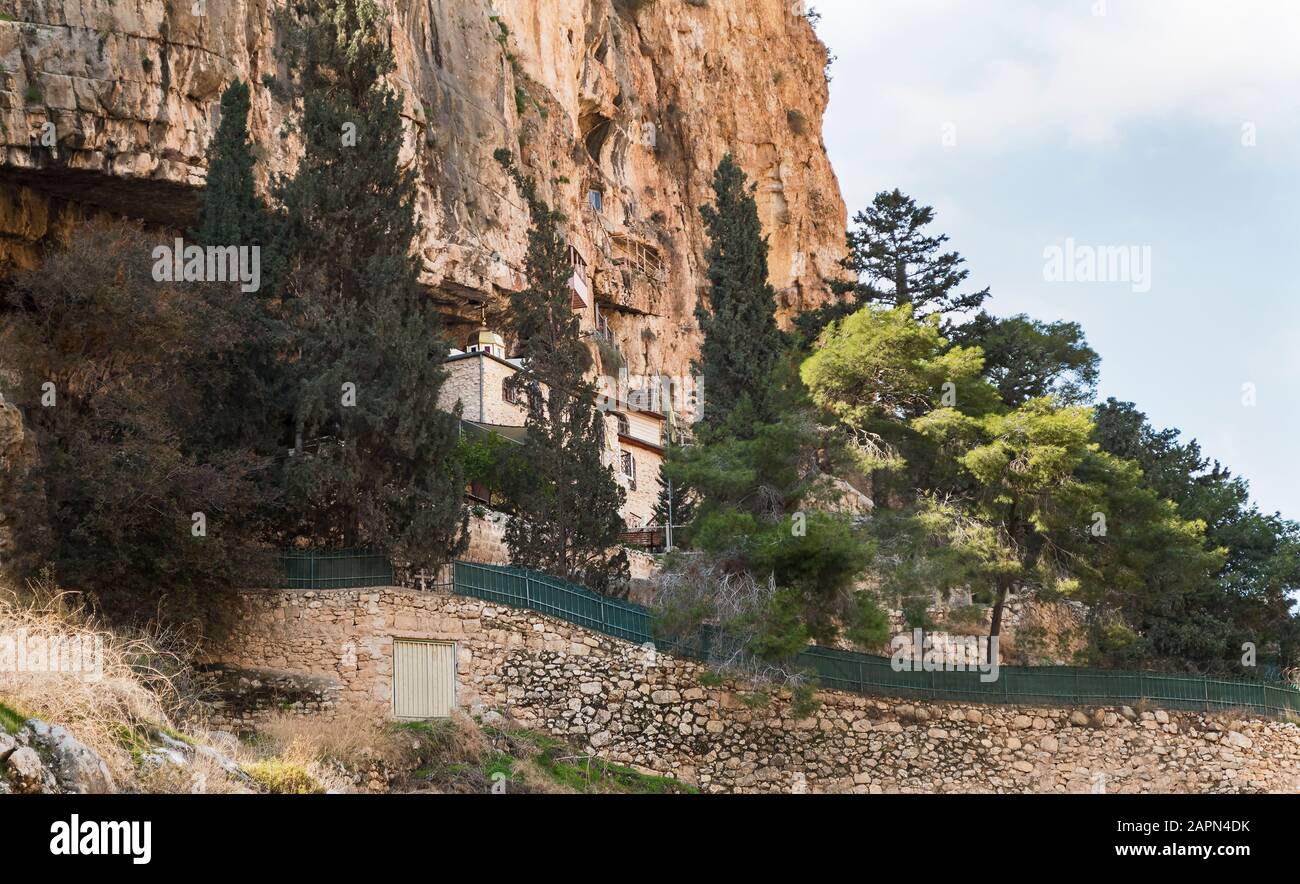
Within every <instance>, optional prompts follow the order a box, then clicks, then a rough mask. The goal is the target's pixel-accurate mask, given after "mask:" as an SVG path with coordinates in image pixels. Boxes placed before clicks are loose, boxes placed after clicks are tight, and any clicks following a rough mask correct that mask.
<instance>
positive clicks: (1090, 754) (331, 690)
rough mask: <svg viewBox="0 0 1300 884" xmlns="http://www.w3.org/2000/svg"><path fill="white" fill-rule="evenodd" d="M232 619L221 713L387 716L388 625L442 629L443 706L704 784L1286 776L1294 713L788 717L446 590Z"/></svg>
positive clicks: (966, 783)
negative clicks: (282, 689)
mask: <svg viewBox="0 0 1300 884" xmlns="http://www.w3.org/2000/svg"><path fill="white" fill-rule="evenodd" d="M234 634H235V636H236V638H235V639H233V640H231V641H229V642H227V643H226V644H225V645H224V646H214V647H212V648H210V649H209V651H208V658H209V660H210V662H212V663H213V664H218V663H219V664H222V665H223V666H224V669H223V672H224V673H225V676H226V683H227V684H228V685H229V684H232V683H233V684H235V686H236V687H235V689H234V690H233V691H232V692H231V693H230V695H229V696H228V699H227V703H226V705H225V707H224V717H225V718H226V720H227V721H228V722H229V723H230V724H231V725H232V726H235V727H243V728H249V727H254V726H255V725H256V723H257V722H258V720H260V718H261V717H262V716H264V715H266V714H269V713H272V712H280V711H282V710H284V709H290V710H298V711H302V712H304V714H326V715H328V714H334V713H337V712H339V711H341V710H345V709H346V710H367V709H368V710H373V711H374V712H375V713H376V714H380V715H387V714H388V713H389V709H390V707H391V698H392V693H391V692H392V644H393V639H394V638H411V639H427V640H439V641H454V642H456V644H457V650H458V654H457V668H458V697H457V701H458V704H459V705H460V707H461V708H463V709H464V710H465V711H467V712H469V713H470V714H474V715H479V716H482V717H484V719H485V720H491V719H493V718H495V717H496V716H497V715H503V714H504V715H509V716H510V717H512V718H515V719H517V720H520V721H522V722H523V723H526V724H529V725H531V726H533V727H537V728H540V729H544V730H547V731H550V732H552V733H555V734H562V735H565V736H567V737H570V738H573V739H576V740H578V741H579V742H581V743H584V744H585V745H586V747H587V749H588V750H589V751H591V752H592V753H594V754H598V755H600V756H601V757H604V758H608V759H610V760H613V761H617V762H621V763H626V764H631V765H635V766H637V767H639V768H642V769H645V770H647V771H653V772H656V773H661V774H667V775H671V776H676V777H679V778H681V779H682V780H684V781H687V782H690V783H692V784H696V785H698V786H700V787H701V788H702V789H704V790H706V791H710V792H805V791H806V792H858V793H883V792H1102V791H1104V792H1296V791H1300V727H1298V726H1297V725H1295V724H1292V723H1285V722H1279V721H1273V720H1265V719H1261V718H1258V717H1255V716H1253V715H1249V714H1244V715H1241V716H1233V715H1215V716H1208V715H1202V714H1196V713H1187V712H1166V711H1164V710H1160V709H1130V708H1127V707H1120V708H1103V709H1092V708H1088V709H1046V708H1023V707H999V706H983V705H969V704H952V703H917V702H912V701H904V700H896V699H888V698H869V697H860V696H856V695H852V694H845V693H840V692H834V691H826V692H822V693H820V694H819V699H820V701H821V702H820V706H819V707H818V708H817V710H816V712H814V713H813V714H812V715H810V716H809V717H807V718H802V719H800V718H796V717H794V716H793V715H792V714H791V709H790V702H789V699H788V698H785V697H781V696H773V697H772V698H770V699H769V700H768V701H767V702H765V703H763V702H755V701H754V695H753V693H752V692H750V691H747V690H745V689H744V686H741V685H736V684H730V683H723V684H715V683H714V679H712V678H710V677H709V676H708V674H707V673H706V670H705V669H704V668H703V667H702V666H700V665H698V664H696V663H693V662H689V661H683V660H677V659H674V658H672V657H669V656H666V655H664V654H656V653H654V652H653V651H651V650H649V649H647V648H643V647H640V646H637V645H634V644H631V643H628V642H623V641H619V640H617V639H613V638H610V637H607V636H604V635H597V634H594V633H590V632H588V631H586V630H583V629H580V628H578V627H575V626H572V625H569V624H566V623H562V622H559V621H556V620H552V619H550V618H547V617H544V616H542V615H540V614H536V613H533V612H531V611H520V610H515V609H511V608H504V607H499V606H495V605H492V604H489V603H486V602H484V601H481V600H478V599H472V598H464V597H460V596H454V595H447V594H442V593H432V592H424V593H422V592H418V591H415V590H406V589H388V588H385V589H373V590H335V591H319V592H314V591H266V592H254V593H248V594H246V595H245V596H244V598H243V600H242V610H241V612H240V626H239V627H238V628H237V629H236V630H235V632H234ZM232 673H238V675H235V676H234V677H232ZM241 679H242V680H243V681H244V683H245V687H246V690H242V691H241V690H240V689H239V687H238V685H239V681H240V680H241ZM277 680H278V682H277ZM276 683H279V684H281V685H284V684H288V683H292V684H293V685H294V687H293V689H292V690H293V691H299V692H300V693H298V694H297V695H296V696H294V695H293V694H292V691H291V692H290V693H289V694H288V695H285V699H284V701H283V702H281V701H277V700H276V698H275V697H274V696H272V695H273V694H274V692H271V694H272V695H268V694H267V691H266V688H267V686H268V685H274V684H276ZM259 692H260V696H259ZM303 692H305V693H303Z"/></svg>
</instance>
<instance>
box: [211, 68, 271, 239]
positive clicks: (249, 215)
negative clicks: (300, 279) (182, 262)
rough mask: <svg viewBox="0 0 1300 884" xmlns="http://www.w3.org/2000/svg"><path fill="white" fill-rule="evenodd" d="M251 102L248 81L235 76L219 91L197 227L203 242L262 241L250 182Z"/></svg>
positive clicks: (260, 212)
mask: <svg viewBox="0 0 1300 884" xmlns="http://www.w3.org/2000/svg"><path fill="white" fill-rule="evenodd" d="M249 108H250V100H249V91H248V84H247V83H244V82H243V81H241V80H235V81H234V82H232V83H231V84H230V85H229V86H227V87H226V90H225V91H224V92H222V93H221V122H220V123H219V124H218V125H217V131H216V133H215V134H214V135H213V137H212V142H211V143H210V144H209V145H208V152H207V160H208V177H207V183H206V184H205V186H204V189H203V202H202V205H201V207H200V209H199V228H198V230H197V231H195V236H196V237H197V238H198V240H199V242H201V243H204V244H205V245H239V244H249V243H257V244H259V245H261V244H263V241H262V240H263V236H264V235H265V233H266V213H265V211H264V209H263V207H262V203H261V201H260V200H258V198H257V193H256V190H255V187H254V182H253V167H254V158H253V150H252V144H251V142H250V141H249V139H248V111H249Z"/></svg>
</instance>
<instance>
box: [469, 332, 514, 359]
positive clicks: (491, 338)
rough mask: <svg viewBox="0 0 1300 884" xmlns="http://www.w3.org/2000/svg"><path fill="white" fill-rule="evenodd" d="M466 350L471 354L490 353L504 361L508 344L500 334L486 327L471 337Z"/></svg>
mask: <svg viewBox="0 0 1300 884" xmlns="http://www.w3.org/2000/svg"><path fill="white" fill-rule="evenodd" d="M465 349H466V351H468V352H470V353H488V354H490V355H492V356H497V357H500V358H502V359H504V358H505V355H506V342H505V339H504V338H502V337H501V336H500V335H499V334H497V333H496V332H494V331H492V330H491V329H489V328H488V327H487V326H486V325H484V326H481V327H480V328H479V329H478V330H477V331H475V332H474V333H473V334H471V335H470V336H469V341H468V343H466V345H465Z"/></svg>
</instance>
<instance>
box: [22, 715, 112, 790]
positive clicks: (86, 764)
mask: <svg viewBox="0 0 1300 884" xmlns="http://www.w3.org/2000/svg"><path fill="white" fill-rule="evenodd" d="M43 724H44V722H39V721H36V720H33V721H31V722H28V725H29V726H32V727H31V730H32V744H33V746H34V747H35V748H36V749H38V750H42V752H41V754H43V755H44V756H45V757H47V758H49V759H50V768H51V771H52V772H53V774H54V777H55V779H56V780H57V781H58V783H59V785H60V786H61V787H62V788H63V790H64V791H66V792H72V793H74V794H77V795H103V794H107V793H109V792H112V791H114V787H113V775H112V774H111V773H109V770H108V765H107V764H105V763H104V759H102V758H100V757H99V754H98V753H96V752H95V751H94V750H93V749H91V748H90V747H89V746H87V745H86V744H85V743H82V742H81V741H80V740H78V739H77V738H76V737H74V736H72V734H70V733H68V732H67V730H65V729H64V728H62V727H60V726H58V725H54V726H48V725H46V726H44V727H39V728H38V727H34V726H33V725H43Z"/></svg>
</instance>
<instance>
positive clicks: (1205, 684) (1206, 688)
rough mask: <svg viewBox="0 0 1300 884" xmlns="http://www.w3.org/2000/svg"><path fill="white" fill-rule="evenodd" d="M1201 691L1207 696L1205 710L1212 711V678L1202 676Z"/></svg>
mask: <svg viewBox="0 0 1300 884" xmlns="http://www.w3.org/2000/svg"><path fill="white" fill-rule="evenodd" d="M1201 692H1202V694H1203V695H1204V697H1205V711H1206V712H1209V711H1210V680H1209V679H1208V678H1206V677H1205V676H1201Z"/></svg>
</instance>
